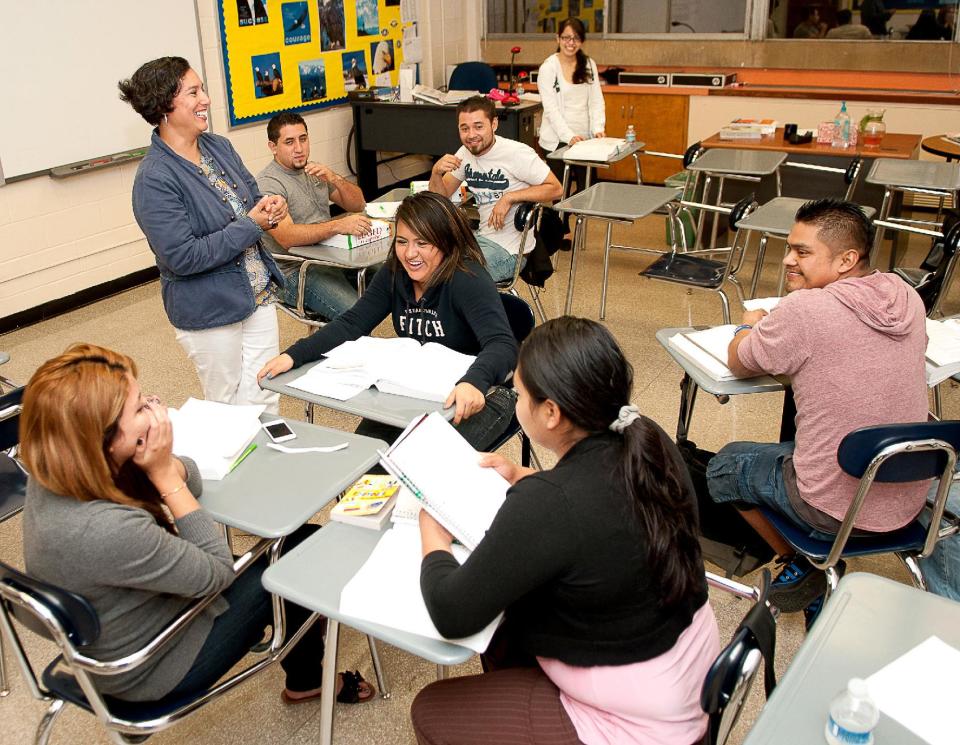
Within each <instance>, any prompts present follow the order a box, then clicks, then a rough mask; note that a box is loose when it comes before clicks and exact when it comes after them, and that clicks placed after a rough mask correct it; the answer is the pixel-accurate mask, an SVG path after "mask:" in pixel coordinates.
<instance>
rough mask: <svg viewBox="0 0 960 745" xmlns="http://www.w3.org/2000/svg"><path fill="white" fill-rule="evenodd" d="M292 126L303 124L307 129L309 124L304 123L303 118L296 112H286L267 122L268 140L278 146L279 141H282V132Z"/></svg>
mask: <svg viewBox="0 0 960 745" xmlns="http://www.w3.org/2000/svg"><path fill="white" fill-rule="evenodd" d="M290 124H302V125H303V128H304V129H307V123H306V122H305V121H303V117H302V116H300V115H299V114H297V113H296V112H294V111H284V112H283V113H282V114H277V115H276V116H275V117H273V118H272V119H271V120H270V121H269V122H267V139H268V140H270V142H272V143H273V144H274V145H276V144H277V140H279V139H280V130H281V129H283V128H284V127H286V126H287V125H290Z"/></svg>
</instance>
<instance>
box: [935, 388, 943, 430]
mask: <svg viewBox="0 0 960 745" xmlns="http://www.w3.org/2000/svg"><path fill="white" fill-rule="evenodd" d="M933 415H934V416H935V417H936V418H937V421H943V394H942V393H941V392H940V383H937V384H936V385H935V386H933Z"/></svg>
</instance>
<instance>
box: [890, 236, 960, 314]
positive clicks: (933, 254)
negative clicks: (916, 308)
mask: <svg viewBox="0 0 960 745" xmlns="http://www.w3.org/2000/svg"><path fill="white" fill-rule="evenodd" d="M874 225H878V226H880V227H881V228H886V229H888V230H901V231H904V232H906V233H913V234H914V235H925V236H929V237H930V238H933V249H932V250H931V251H930V253H929V254H928V255H927V258H926V259H924V261H923V263H922V264H921V265H920V266H919V267H916V268H914V267H905V266H898V267H896V268H895V269H894V270H893V273H894V274H896V275H897V276H898V277H900V279H902V280H903V281H904V282H906V283H907V284H908V285H910V286H911V287H913V288H914V289H915V290H916V291H917V292H918V293H919V294H920V297H921V299H922V300H923V306H924V308H926V311H927V318H935V317H936V316H938V315H940V302H941V300H942V299H943V297H944V296H945V295H946V294H947V292H949V291H950V284H951V282H952V280H953V273H954V270H955V269H956V265H957V249H958V248H960V221H953V224H952V225H947V224H946V223H945V225H944V228H945V229H944V231H943V232H941V231H939V230H928V229H926V228H918V227H914V226H913V225H908V224H906V223H903V222H890V221H886V220H878V221H876V222H875V223H874ZM938 249H939V250H938Z"/></svg>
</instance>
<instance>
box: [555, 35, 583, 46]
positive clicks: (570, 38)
mask: <svg viewBox="0 0 960 745" xmlns="http://www.w3.org/2000/svg"><path fill="white" fill-rule="evenodd" d="M560 41H562V42H563V43H564V44H574V43H576V42H579V41H580V37H579V36H561V37H560Z"/></svg>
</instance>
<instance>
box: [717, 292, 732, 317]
mask: <svg viewBox="0 0 960 745" xmlns="http://www.w3.org/2000/svg"><path fill="white" fill-rule="evenodd" d="M717 294H718V295H719V296H720V305H721V306H722V308H723V323H724V325H726V324H728V323H730V300H729V299H728V298H727V293H725V292H724V291H723V290H722V289H718V290H717Z"/></svg>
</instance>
